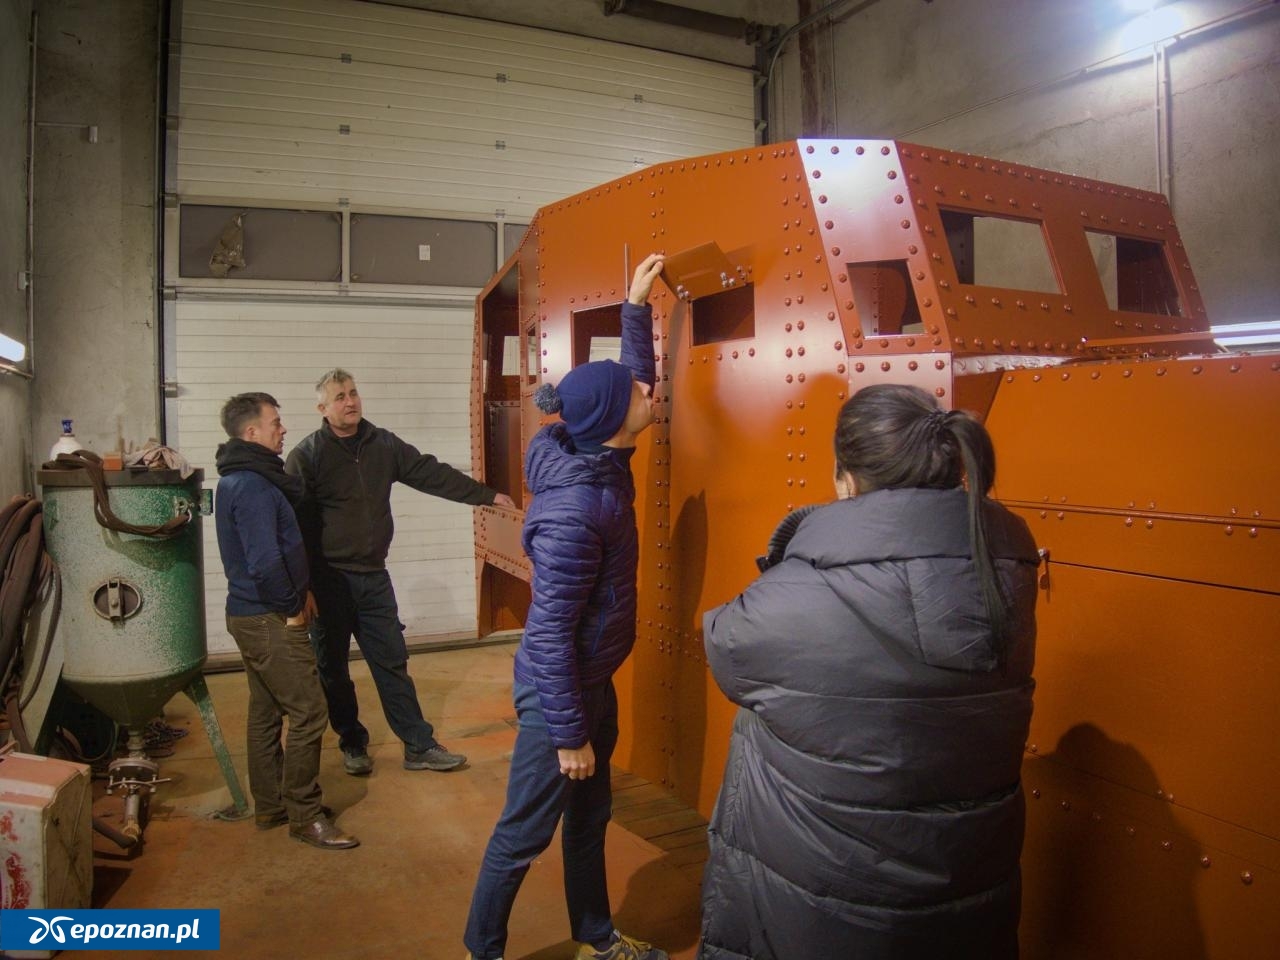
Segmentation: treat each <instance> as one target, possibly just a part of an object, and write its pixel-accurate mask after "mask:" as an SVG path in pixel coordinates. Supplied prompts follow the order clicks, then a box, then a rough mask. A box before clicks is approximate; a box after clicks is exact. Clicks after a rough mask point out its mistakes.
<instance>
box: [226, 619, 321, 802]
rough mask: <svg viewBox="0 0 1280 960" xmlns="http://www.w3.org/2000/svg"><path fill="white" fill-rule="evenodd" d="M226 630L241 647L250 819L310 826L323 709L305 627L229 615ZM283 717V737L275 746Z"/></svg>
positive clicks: (317, 790)
mask: <svg viewBox="0 0 1280 960" xmlns="http://www.w3.org/2000/svg"><path fill="white" fill-rule="evenodd" d="M227 631H228V632H229V633H230V634H231V636H232V637H233V638H234V639H235V641H236V646H237V647H239V648H240V656H241V658H242V659H243V660H244V672H245V676H246V677H247V678H248V680H249V716H248V727H247V737H246V739H247V741H248V761H249V792H250V793H252V794H253V803H254V809H255V813H256V814H257V815H258V816H259V817H269V816H272V815H275V814H278V813H279V812H280V811H281V810H285V811H287V812H288V814H289V822H290V823H294V824H304V823H310V822H311V821H312V820H315V819H316V818H317V817H319V816H320V784H319V782H318V781H317V780H316V777H317V775H318V774H319V773H320V740H321V738H322V737H323V736H324V725H325V707H324V692H323V691H322V690H321V689H320V681H319V678H318V677H317V676H316V658H315V654H314V653H312V651H311V644H310V643H309V642H308V640H307V628H306V627H302V626H297V627H291V626H289V625H288V624H286V623H285V618H284V616H283V615H281V614H278V613H267V614H263V615H261V616H250V617H233V616H228V617H227ZM284 717H288V718H289V733H288V735H287V736H286V738H285V743H284V746H283V747H281V745H280V733H281V728H282V727H283V726H284V720H283V718H284Z"/></svg>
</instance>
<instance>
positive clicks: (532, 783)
mask: <svg viewBox="0 0 1280 960" xmlns="http://www.w3.org/2000/svg"><path fill="white" fill-rule="evenodd" d="M514 692H515V701H516V715H517V716H518V718H519V722H520V726H519V729H518V730H517V732H516V748H515V752H514V753H513V754H512V757H511V773H510V776H509V779H508V781H507V805H506V808H505V809H504V810H503V811H502V816H501V817H500V818H499V819H498V825H497V826H496V827H494V828H493V836H492V837H490V839H489V846H488V847H487V848H486V849H485V852H484V860H483V861H482V863H481V865H480V877H479V879H477V880H476V889H475V892H474V893H473V894H472V895H471V913H470V916H468V918H467V931H466V934H465V935H464V937H463V941H464V942H465V943H466V946H467V949H468V950H470V951H471V955H472V956H473V957H475V958H476V960H492V958H495V957H500V956H502V952H503V951H504V950H505V949H506V946H507V921H508V919H509V918H510V916H511V907H512V905H513V904H514V903H515V900H516V893H517V892H518V891H519V889H520V883H521V882H522V881H523V880H524V876H525V874H526V873H528V871H529V864H530V863H532V862H533V860H534V859H535V858H536V857H537V856H538V855H539V854H540V853H542V851H543V850H545V849H546V848H547V846H548V845H549V844H550V843H551V839H552V837H554V836H555V832H556V824H557V823H559V821H560V819H561V817H563V818H564V829H563V831H562V834H561V841H562V843H563V846H564V896H565V903H566V904H567V906H568V908H569V929H570V931H571V932H572V935H573V939H575V940H577V941H579V942H580V943H606V942H607V941H608V940H609V938H610V937H611V936H612V935H613V917H612V914H611V913H610V910H609V890H608V885H607V883H606V880H605V866H604V834H605V828H606V827H607V826H608V825H609V818H610V816H611V815H612V813H613V788H612V785H611V783H610V781H609V760H610V758H611V757H612V756H613V748H614V746H615V745H616V744H617V742H618V700H617V697H616V696H615V695H614V692H613V684H612V683H606V684H605V685H604V686H602V687H595V688H593V689H591V690H584V691H583V693H582V704H583V708H584V709H585V710H586V715H587V736H588V737H589V738H590V740H591V748H592V749H593V750H594V751H595V755H596V772H595V774H594V775H593V776H592V777H590V778H589V779H586V780H570V779H569V778H568V777H566V776H565V775H564V774H562V773H561V772H560V757H559V754H558V753H557V752H556V746H555V744H554V743H552V741H551V736H550V734H549V733H548V731H547V721H546V718H545V717H544V716H543V714H542V706H541V704H540V703H539V702H538V692H537V690H536V689H534V688H533V687H532V686H529V685H527V684H523V683H519V682H517V683H516V685H515V691H514Z"/></svg>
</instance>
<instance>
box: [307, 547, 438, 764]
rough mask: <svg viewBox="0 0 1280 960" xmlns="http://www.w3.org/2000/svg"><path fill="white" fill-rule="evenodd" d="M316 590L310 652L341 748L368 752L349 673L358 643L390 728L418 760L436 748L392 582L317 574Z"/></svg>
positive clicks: (381, 576)
mask: <svg viewBox="0 0 1280 960" xmlns="http://www.w3.org/2000/svg"><path fill="white" fill-rule="evenodd" d="M311 589H312V592H313V593H314V594H315V597H316V606H317V607H318V608H319V613H320V615H319V616H318V617H317V618H316V619H315V620H314V621H312V624H311V646H312V647H313V648H314V649H315V652H316V666H317V668H319V671H320V684H321V686H322V687H324V696H325V699H326V700H327V701H328V703H329V723H331V724H332V725H333V729H334V730H335V731H336V732H337V734H338V746H339V747H341V748H342V749H343V750H353V749H360V750H363V749H365V748H366V747H367V746H368V745H369V731H368V730H367V729H365V726H364V724H362V723H361V722H360V707H359V704H358V703H357V702H356V688H355V684H353V683H352V682H351V671H350V670H349V669H348V666H347V654H348V651H349V650H350V648H351V638H352V636H354V637H355V638H356V645H357V646H359V647H360V652H361V653H363V654H364V659H365V662H366V663H368V664H369V672H370V673H371V674H372V675H373V683H374V686H375V687H377V690H378V698H379V699H380V700H381V701H382V712H383V713H384V714H386V717H387V723H388V724H390V726H391V730H392V732H393V733H395V735H396V736H397V737H399V738H400V739H401V740H403V741H404V744H405V749H406V751H410V750H411V751H413V752H415V753H420V752H422V751H424V750H430V749H431V748H432V747H434V746H436V745H437V743H436V736H435V729H434V728H433V727H432V726H431V724H430V723H428V722H427V721H426V719H425V718H424V717H423V716H422V706H421V705H420V704H419V703H418V691H417V688H415V687H414V685H413V678H412V677H411V676H409V667H408V664H409V650H408V648H407V647H406V646H405V643H404V624H402V623H401V622H400V613H399V609H398V608H397V607H396V594H395V590H393V589H392V587H391V576H390V575H389V574H388V573H387V571H385V570H376V571H373V572H371V573H353V572H351V571H348V570H334V569H332V568H328V569H323V570H315V571H312V583H311Z"/></svg>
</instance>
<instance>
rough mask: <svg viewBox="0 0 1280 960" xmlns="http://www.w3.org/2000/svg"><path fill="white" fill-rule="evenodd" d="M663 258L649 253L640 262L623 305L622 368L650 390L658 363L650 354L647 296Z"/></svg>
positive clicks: (658, 254)
mask: <svg viewBox="0 0 1280 960" xmlns="http://www.w3.org/2000/svg"><path fill="white" fill-rule="evenodd" d="M663 263H664V260H663V257H662V254H660V253H651V254H649V256H647V257H645V258H644V259H643V260H641V261H640V263H639V265H638V266H637V267H636V272H635V275H634V276H633V277H632V278H631V289H630V291H628V293H627V302H626V303H624V304H623V305H622V355H621V357H620V358H619V359H620V360H621V361H622V365H623V366H624V367H626V368H627V369H628V370H630V371H631V375H632V376H633V377H635V378H636V382H637V383H639V384H640V385H641V386H642V387H644V388H645V389H646V392H648V391H651V390H653V384H654V381H655V380H656V379H657V361H656V360H655V359H654V353H653V308H652V307H651V306H649V302H648V301H649V294H650V292H651V291H652V290H653V281H654V280H656V279H657V277H658V274H660V273H662V265H663Z"/></svg>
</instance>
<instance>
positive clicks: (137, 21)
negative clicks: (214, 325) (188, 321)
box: [31, 0, 159, 460]
mask: <svg viewBox="0 0 1280 960" xmlns="http://www.w3.org/2000/svg"><path fill="white" fill-rule="evenodd" d="M35 6H36V12H37V14H38V15H39V40H38V44H37V79H36V118H37V121H49V122H54V123H74V124H82V125H89V124H92V125H95V126H96V127H97V129H98V139H97V143H90V142H89V137H88V135H87V134H86V132H85V130H84V129H82V128H80V127H74V128H73V127H40V128H39V129H38V130H37V132H36V144H35V169H36V178H35V198H36V237H35V283H36V286H35V291H36V318H35V323H36V336H35V350H36V361H37V365H38V367H37V377H36V379H35V381H34V382H33V384H32V393H31V421H32V434H33V445H34V448H35V456H36V458H37V459H38V460H40V459H43V458H44V457H45V456H47V454H48V450H49V447H50V446H51V445H52V443H53V441H54V440H56V439H57V436H58V428H59V421H60V420H61V419H62V418H63V417H72V418H74V420H75V424H76V436H77V438H78V439H79V440H80V442H81V445H83V446H85V447H88V448H89V449H91V450H96V451H99V452H105V451H107V450H113V449H119V447H120V445H121V439H123V441H124V444H125V445H126V446H127V445H128V444H130V443H132V444H134V445H137V446H140V445H141V444H142V443H144V442H145V441H146V440H147V439H148V438H149V437H153V436H158V432H159V420H158V411H159V402H158V395H159V394H158V386H157V383H158V375H157V369H158V367H157V345H158V342H159V341H158V336H157V332H156V313H157V311H156V293H155V291H156V287H157V276H156V255H155V225H156V218H157V216H158V215H159V214H158V210H157V206H156V196H157V189H156V173H155V168H156V69H155V64H156V58H157V49H156V41H157V16H158V14H157V4H156V3H155V2H154V0H109V2H99V0H37V2H36V5H35Z"/></svg>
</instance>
